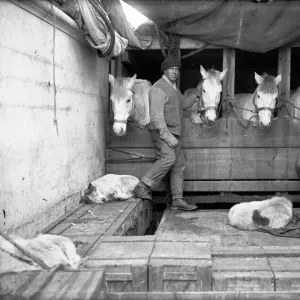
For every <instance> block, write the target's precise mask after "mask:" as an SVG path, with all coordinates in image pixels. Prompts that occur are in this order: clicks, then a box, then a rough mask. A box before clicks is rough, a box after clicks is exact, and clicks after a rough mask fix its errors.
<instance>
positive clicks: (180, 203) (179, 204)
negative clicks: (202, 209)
mask: <svg viewBox="0 0 300 300" xmlns="http://www.w3.org/2000/svg"><path fill="white" fill-rule="evenodd" d="M171 209H173V210H196V209H198V207H197V205H195V204H189V203H187V202H186V201H185V200H183V199H182V198H178V199H175V200H172V204H171Z"/></svg>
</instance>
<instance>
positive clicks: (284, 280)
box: [269, 253, 300, 292]
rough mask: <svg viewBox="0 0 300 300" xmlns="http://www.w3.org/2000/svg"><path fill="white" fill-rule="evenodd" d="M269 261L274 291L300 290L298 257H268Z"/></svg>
mask: <svg viewBox="0 0 300 300" xmlns="http://www.w3.org/2000/svg"><path fill="white" fill-rule="evenodd" d="M298 255H299V256H300V253H298ZM269 263H270V266H271V268H272V270H273V273H274V276H275V289H276V291H297V292H299V291H300V257H270V258H269Z"/></svg>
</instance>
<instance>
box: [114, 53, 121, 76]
mask: <svg viewBox="0 0 300 300" xmlns="http://www.w3.org/2000/svg"><path fill="white" fill-rule="evenodd" d="M114 73H115V74H114V76H115V78H117V77H121V76H122V57H121V55H118V56H117V57H116V58H115V70H114Z"/></svg>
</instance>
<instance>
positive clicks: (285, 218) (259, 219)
mask: <svg viewBox="0 0 300 300" xmlns="http://www.w3.org/2000/svg"><path fill="white" fill-rule="evenodd" d="M292 216H293V204H292V202H291V201H290V200H288V199H287V198H285V197H273V198H271V199H267V200H262V201H252V202H244V203H239V204H236V205H234V206H233V207H231V209H230V211H229V214H228V220H229V224H230V225H232V226H234V227H237V228H239V229H242V230H257V229H259V228H262V227H271V228H281V227H284V226H286V225H287V224H288V223H289V222H290V221H291V220H292Z"/></svg>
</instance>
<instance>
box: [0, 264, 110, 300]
mask: <svg viewBox="0 0 300 300" xmlns="http://www.w3.org/2000/svg"><path fill="white" fill-rule="evenodd" d="M0 280H1V293H2V295H1V294H0V299H5V297H8V298H7V299H16V300H17V299H38V300H66V299H72V300H98V299H103V300H108V294H107V290H106V287H105V282H104V270H103V269H97V270H74V271H57V272H55V273H51V272H50V271H43V272H42V271H41V272H39V271H38V272H22V273H14V274H6V275H3V276H1V277H0ZM1 296H2V297H3V298H1Z"/></svg>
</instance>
